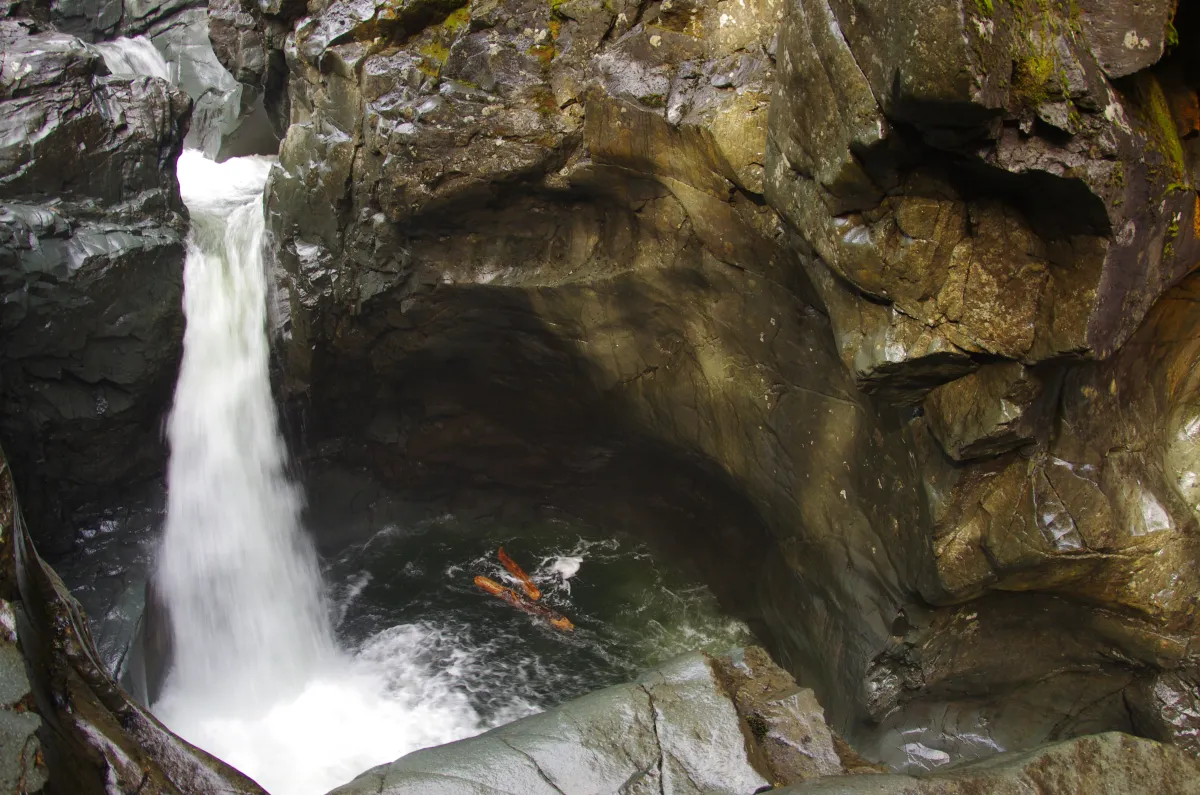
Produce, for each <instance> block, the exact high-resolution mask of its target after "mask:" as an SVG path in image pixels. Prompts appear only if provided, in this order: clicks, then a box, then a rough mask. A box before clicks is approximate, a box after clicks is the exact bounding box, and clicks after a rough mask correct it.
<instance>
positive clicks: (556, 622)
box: [475, 577, 575, 632]
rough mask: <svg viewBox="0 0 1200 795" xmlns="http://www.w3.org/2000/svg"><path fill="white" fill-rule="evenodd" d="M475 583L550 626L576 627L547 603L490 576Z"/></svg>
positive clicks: (569, 629)
mask: <svg viewBox="0 0 1200 795" xmlns="http://www.w3.org/2000/svg"><path fill="white" fill-rule="evenodd" d="M475 585H477V586H478V587H480V588H482V589H483V590H485V591H487V592H488V593H490V594H491V595H492V596H495V597H498V598H500V599H503V600H504V601H505V602H508V603H509V604H510V605H512V606H513V607H515V608H517V609H518V610H524V611H525V612H526V613H530V614H532V615H535V616H538V617H540V618H544V619H546V621H548V622H549V623H550V626H552V627H554V628H555V629H560V630H562V631H563V632H570V631H571V630H573V629H575V625H574V624H572V623H571V620H570V619H569V618H567V617H566V616H564V615H561V614H559V613H556V612H554V611H553V610H551V609H550V608H548V607H546V606H545V605H538V604H534V603H533V602H530V601H529V600H527V599H525V598H524V597H523V596H521V595H520V594H518V593H517V592H516V591H514V590H513V589H512V588H506V587H504V586H503V585H501V584H500V583H498V582H496V581H495V580H493V579H490V578H488V577H476V578H475Z"/></svg>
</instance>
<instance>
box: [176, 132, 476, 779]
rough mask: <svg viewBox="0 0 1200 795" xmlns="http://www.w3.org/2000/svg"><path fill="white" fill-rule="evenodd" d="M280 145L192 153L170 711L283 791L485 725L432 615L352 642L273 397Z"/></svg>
mask: <svg viewBox="0 0 1200 795" xmlns="http://www.w3.org/2000/svg"><path fill="white" fill-rule="evenodd" d="M271 162H272V161H271V159H269V158H263V157H247V158H233V159H230V160H227V161H226V162H224V163H221V164H217V163H215V162H213V161H211V160H208V159H206V158H204V156H203V155H201V154H200V153H198V152H195V151H186V152H184V153H183V155H182V156H181V157H180V159H179V167H178V174H179V181H180V189H181V192H182V194H183V198H184V202H185V203H186V204H187V206H188V209H189V211H190V213H191V217H192V231H191V233H190V235H189V238H188V254H187V264H186V269H185V274H184V296H185V297H184V308H185V312H186V315H187V330H186V333H185V336H184V356H183V363H182V366H181V369H180V374H179V382H178V384H177V386H176V392H175V404H174V408H173V410H172V412H171V417H170V420H169V423H168V437H169V440H170V443H171V460H170V464H169V467H168V486H169V491H168V501H167V502H168V505H167V523H166V530H165V533H164V538H163V543H162V547H161V549H160V551H159V555H158V565H157V571H156V575H155V576H156V577H157V581H158V583H159V586H160V591H161V593H162V594H163V598H164V601H165V603H166V607H167V614H168V618H169V621H170V625H171V629H172V637H173V650H172V667H171V669H170V671H169V673H168V675H167V679H166V682H165V684H164V688H163V693H162V696H161V698H160V699H159V700H158V701H157V702H156V703H155V704H154V711H155V714H157V715H158V716H159V717H160V718H161V719H162V720H163V722H164V723H166V725H167V726H169V727H170V728H171V729H172V730H173V731H175V732H176V733H177V734H179V735H180V736H182V737H184V738H185V739H187V740H189V741H191V742H193V743H195V744H196V745H199V746H200V747H202V748H204V749H205V750H207V751H209V752H211V753H213V754H215V755H216V756H218V757H220V758H222V759H224V760H226V761H227V762H229V763H231V764H233V765H234V766H235V767H237V768H239V769H240V770H242V771H243V772H244V773H246V774H247V775H249V776H251V777H253V778H254V779H256V780H257V781H258V782H259V783H260V784H262V785H263V786H264V787H265V788H266V789H267V790H268V791H270V792H271V793H273V795H309V793H312V794H313V795H316V794H317V793H323V792H326V791H328V790H329V789H331V788H332V787H334V786H336V785H338V784H340V783H343V782H345V781H347V780H349V779H350V778H353V777H354V776H355V775H357V774H358V773H360V772H362V771H363V770H365V769H367V768H369V767H373V766H375V765H378V764H381V763H384V762H388V761H391V760H393V759H395V758H397V757H399V756H402V755H404V754H405V753H408V752H410V751H413V750H416V749H418V748H422V747H426V746H429V745H435V744H439V743H444V742H449V741H452V740H455V739H459V738H461V737H465V736H468V735H471V734H474V733H476V732H478V731H480V730H481V729H482V728H483V726H482V725H481V722H480V719H479V716H478V715H477V714H476V713H475V711H474V710H473V709H472V708H471V706H470V705H469V703H468V702H467V699H466V696H465V695H463V694H462V693H461V692H459V691H458V690H457V689H456V688H455V681H456V680H455V672H454V671H453V670H449V671H447V670H432V669H431V667H430V666H429V665H428V664H426V663H423V662H422V661H421V660H420V659H419V658H418V656H417V655H419V654H420V650H421V649H422V648H423V647H424V646H425V644H426V642H427V641H428V640H429V638H428V637H427V634H428V632H429V631H430V630H428V629H427V628H424V627H411V626H410V627H398V628H393V629H391V630H388V631H387V632H384V633H380V634H379V635H377V636H376V637H375V638H373V639H371V640H370V641H368V643H367V644H366V645H365V646H364V647H363V648H362V649H361V650H359V651H358V652H357V653H356V654H351V653H349V652H346V651H344V650H341V649H339V648H338V647H337V644H336V643H335V641H334V637H333V631H332V629H331V624H330V615H329V612H330V611H329V609H328V605H327V604H326V603H325V600H324V598H323V596H322V594H323V588H322V583H321V578H320V573H319V569H318V566H317V559H316V555H315V553H314V551H313V549H312V547H311V544H310V543H309V541H308V538H307V536H306V535H305V533H304V531H303V529H302V527H301V525H300V510H301V507H302V495H301V493H300V491H299V489H298V488H297V487H296V486H295V485H294V484H293V483H292V482H291V481H290V480H289V478H288V477H287V473H286V449H285V445H284V442H283V439H282V437H281V435H280V433H279V428H278V417H277V415H276V410H275V405H274V402H273V399H272V396H271V388H270V379H269V368H268V365H269V347H268V341H267V330H266V326H267V316H266V311H267V309H266V298H267V280H266V273H265V268H264V263H263V258H262V245H263V227H264V224H263V210H262V192H263V188H264V186H265V184H266V180H267V176H268V173H269V171H270V168H271Z"/></svg>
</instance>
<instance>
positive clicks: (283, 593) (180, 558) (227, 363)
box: [157, 150, 334, 712]
mask: <svg viewBox="0 0 1200 795" xmlns="http://www.w3.org/2000/svg"><path fill="white" fill-rule="evenodd" d="M270 167H271V163H270V161H269V160H268V159H267V158H261V157H244V158H233V159H230V160H228V161H226V162H225V163H221V164H217V163H214V162H213V161H212V160H208V159H206V158H205V157H203V156H202V155H201V154H199V153H198V152H195V151H191V150H189V151H185V152H184V153H183V154H182V155H181V156H180V158H179V167H178V173H179V184H180V189H181V192H182V194H183V200H184V203H185V204H187V207H188V210H189V212H190V213H191V217H192V232H191V236H190V237H189V240H188V253H187V264H186V268H185V272H184V312H185V314H186V316H187V331H186V333H185V334H184V339H183V346H184V354H183V364H182V367H181V369H180V373H179V382H178V384H177V385H176V388H175V405H174V409H173V410H172V412H171V418H170V422H169V425H168V430H167V435H168V438H169V440H170V443H171V460H170V466H169V468H168V473H167V485H168V496H167V524H166V531H165V534H164V538H163V545H162V551H161V553H160V554H159V559H158V575H157V576H158V581H159V584H160V587H161V592H162V594H163V596H164V599H165V600H166V603H167V605H168V607H169V614H170V621H171V625H172V629H173V635H174V638H175V641H174V655H173V656H174V663H173V667H172V670H171V672H170V676H169V677H168V680H167V683H166V687H165V690H164V697H163V704H164V705H169V704H171V702H172V699H173V698H174V697H175V694H176V693H179V692H182V693H194V692H204V693H209V694H213V695H212V696H210V697H216V696H217V695H218V694H219V697H220V698H222V699H227V700H230V701H231V703H232V704H236V705H241V706H242V707H253V706H254V705H255V704H256V703H258V702H262V701H264V700H265V701H268V702H270V701H272V700H274V699H275V698H277V697H278V695H279V694H280V693H281V692H289V691H292V690H294V689H296V688H297V687H298V686H300V685H302V684H303V683H304V682H305V681H307V680H308V679H309V678H311V677H312V676H313V675H314V674H315V673H317V672H318V671H319V670H320V668H321V667H322V666H323V665H325V664H326V662H327V661H328V660H329V659H330V658H331V657H332V655H333V651H334V643H333V640H332V631H331V629H330V626H329V621H328V618H327V616H326V610H325V607H324V605H323V604H322V601H321V581H320V574H319V571H318V568H317V563H316V556H315V554H314V553H313V551H312V549H311V547H310V545H309V544H308V542H307V538H306V537H305V535H304V533H303V532H302V530H301V527H300V509H301V505H302V503H301V497H300V494H299V493H298V491H297V489H296V487H295V486H294V485H293V484H292V483H290V482H289V481H288V478H287V475H286V473H285V470H284V467H285V460H286V453H285V450H284V444H283V439H282V438H281V437H280V434H279V431H278V427H277V426H278V421H277V418H276V415H275V405H274V402H273V400H272V397H271V387H270V380H269V375H268V364H269V362H268V359H269V350H268V346H267V336H266V332H265V329H266V306H267V304H266V295H267V284H266V276H265V273H264V268H263V262H262V257H261V253H260V252H261V248H262V237H263V212H262V191H263V187H264V186H265V184H266V179H267V173H268V171H269V170H270ZM164 709H166V711H167V712H170V707H169V706H164Z"/></svg>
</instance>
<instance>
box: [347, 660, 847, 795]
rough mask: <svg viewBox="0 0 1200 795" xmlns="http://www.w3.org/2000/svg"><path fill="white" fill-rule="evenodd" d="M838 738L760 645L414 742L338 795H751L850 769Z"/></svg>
mask: <svg viewBox="0 0 1200 795" xmlns="http://www.w3.org/2000/svg"><path fill="white" fill-rule="evenodd" d="M839 743H841V741H840V740H838V739H836V738H835V735H833V734H832V733H831V732H830V730H829V728H828V727H827V726H826V725H825V720H824V717H823V714H822V710H821V707H820V705H819V704H817V703H816V700H815V699H814V698H813V695H812V691H811V690H807V689H800V688H797V687H796V684H795V682H794V681H793V680H792V679H791V677H790V676H788V675H787V674H786V673H784V672H783V671H781V670H780V669H779V668H778V667H776V666H775V665H774V664H773V663H772V662H771V661H770V658H769V657H767V656H766V654H765V653H764V652H763V651H762V650H761V649H758V648H749V649H744V650H736V651H734V652H733V653H732V654H731V655H730V656H729V657H725V658H717V659H712V658H709V657H707V656H706V655H703V654H700V653H692V654H687V655H684V656H682V657H678V658H676V659H674V660H672V661H670V662H668V663H666V664H664V665H661V666H659V667H658V668H655V669H654V670H652V671H650V672H648V673H646V674H645V675H643V676H642V677H640V678H639V679H638V680H637V681H635V682H631V683H629V684H626V685H618V686H616V687H610V688H606V689H604V690H599V691H596V692H595V693H591V694H589V695H586V696H583V697H582V698H578V699H575V700H573V701H569V702H567V703H565V704H562V705H560V706H558V707H555V708H553V709H551V710H548V711H547V712H544V713H542V714H539V715H534V716H532V717H528V718H523V719H522V720H519V721H515V722H513V723H510V724H508V725H506V726H501V727H500V728H498V729H493V730H491V731H489V732H486V733H484V734H481V735H479V736H477V737H472V738H469V739H466V740H459V741H458V742H454V743H449V744H447V745H442V746H438V747H437V748H429V749H425V750H421V751H415V752H413V753H411V754H409V755H407V756H404V757H401V758H400V759H398V760H396V761H395V762H392V763H390V764H386V765H380V766H379V767H376V768H373V769H371V770H369V771H367V772H366V773H363V774H362V775H360V776H359V777H357V778H356V779H354V780H353V781H351V782H350V783H348V784H346V785H343V786H341V787H338V788H337V789H335V790H333V792H332V793H330V795H357V794H358V793H372V795H400V794H401V793H421V794H422V795H425V794H426V793H429V794H430V795H432V793H454V795H468V793H470V795H495V794H497V793H504V792H522V793H530V795H534V794H535V793H536V794H538V795H541V794H543V793H544V795H576V793H578V794H579V795H582V794H583V793H597V794H598V793H617V792H622V793H647V794H648V793H660V794H666V795H700V793H707V792H722V793H729V795H750V793H755V792H761V791H763V790H764V789H766V788H769V787H770V786H771V785H772V784H774V785H776V786H783V785H785V784H791V783H796V782H802V781H806V780H808V779H812V778H815V777H817V776H821V775H838V774H842V773H845V772H846V769H847V768H846V766H845V764H844V763H843V761H842V759H841V757H840V756H839V755H838V750H837V747H836V746H837V744H839ZM842 745H843V747H844V744H842ZM850 764H851V765H855V764H858V763H857V761H856V760H854V759H853V757H851V762H850ZM856 769H857V768H856ZM764 774H766V775H770V776H771V777H770V778H764Z"/></svg>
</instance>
